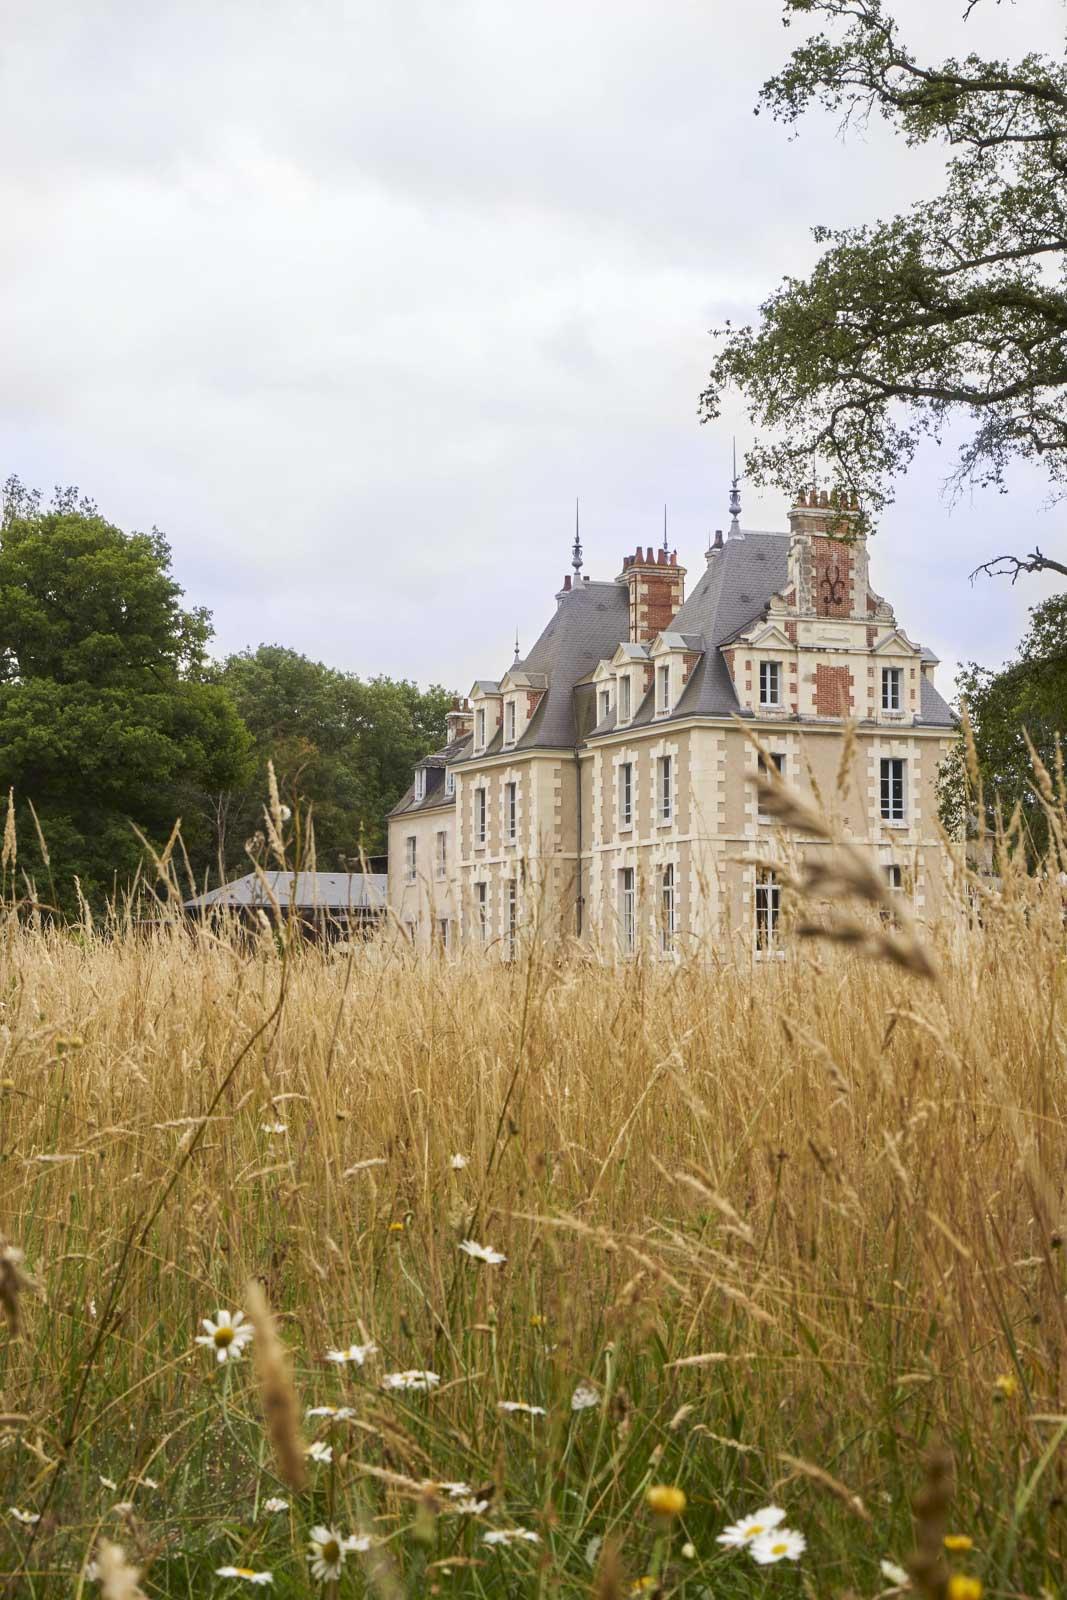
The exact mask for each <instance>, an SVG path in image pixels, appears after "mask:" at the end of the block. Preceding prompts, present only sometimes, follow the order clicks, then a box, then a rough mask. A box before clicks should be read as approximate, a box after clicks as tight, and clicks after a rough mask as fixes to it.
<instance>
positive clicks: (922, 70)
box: [702, 0, 1067, 572]
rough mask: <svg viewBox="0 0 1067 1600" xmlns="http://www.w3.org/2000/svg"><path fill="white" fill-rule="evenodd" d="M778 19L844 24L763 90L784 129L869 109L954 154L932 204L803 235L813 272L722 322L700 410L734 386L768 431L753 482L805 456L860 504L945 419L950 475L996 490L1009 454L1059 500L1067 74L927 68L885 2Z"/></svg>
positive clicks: (811, 7) (791, 478)
mask: <svg viewBox="0 0 1067 1600" xmlns="http://www.w3.org/2000/svg"><path fill="white" fill-rule="evenodd" d="M785 9H786V23H787V25H788V23H789V21H790V20H791V19H792V18H794V17H796V16H797V15H806V16H810V17H821V18H825V19H827V20H828V21H829V22H830V23H831V24H832V25H835V28H836V27H839V28H840V29H841V32H840V35H839V36H837V37H834V38H831V37H829V36H827V35H826V34H818V35H816V36H815V37H813V38H811V39H810V40H809V41H808V42H807V43H806V44H803V45H801V46H800V47H799V48H798V49H796V50H795V51H794V52H793V54H792V56H791V57H790V60H789V62H788V64H787V65H786V67H785V68H784V70H783V71H782V72H781V73H780V74H778V76H776V77H774V78H772V79H770V80H769V82H768V83H766V84H765V85H764V88H763V91H762V96H761V101H762V105H763V106H765V107H766V108H768V109H769V110H770V111H771V112H772V114H773V115H774V116H775V117H777V118H780V119H781V120H783V121H785V122H787V123H790V124H792V123H793V122H795V120H796V119H797V118H798V117H799V116H800V115H801V114H802V113H803V112H804V111H806V110H807V109H808V108H809V106H811V105H812V104H813V103H814V104H817V105H820V106H822V107H823V108H824V109H827V110H829V111H831V112H833V113H835V114H837V115H839V116H840V118H841V120H842V123H843V124H844V125H845V126H848V125H849V124H852V123H856V122H862V121H864V120H865V119H867V118H868V117H869V116H870V115H871V114H872V112H876V113H877V114H878V115H880V116H881V117H882V118H883V119H884V120H885V121H887V122H888V123H889V124H890V125H891V126H892V127H893V128H895V129H896V130H897V131H898V132H899V133H900V134H901V135H902V137H903V138H904V139H905V140H906V141H907V143H909V144H922V143H929V142H936V143H940V144H943V145H946V146H947V147H948V149H949V151H950V152H951V154H950V159H949V160H948V163H947V168H946V177H945V183H944V187H943V189H942V192H941V193H940V194H939V195H937V196H935V197H934V198H933V199H932V200H923V201H922V202H921V203H919V204H916V205H915V206H913V207H912V208H911V209H910V210H909V211H908V212H907V213H906V214H905V215H903V216H900V217H895V218H892V219H890V220H889V221H887V222H886V221H879V222H875V223H872V224H871V225H869V226H866V227H861V228H852V229H845V230H840V231H831V230H829V229H827V228H817V229H816V230H815V238H816V239H817V240H818V241H819V242H820V243H823V244H826V245H827V246H828V249H827V250H826V252H825V254H824V255H823V256H822V258H821V259H820V261H819V262H818V264H817V265H816V267H815V269H814V271H813V272H812V274H811V275H810V277H808V278H807V279H798V278H786V279H785V280H784V281H783V283H782V285H781V287H780V288H779V289H778V290H777V291H776V292H775V293H774V294H773V295H772V296H771V297H770V299H768V300H767V301H766V302H765V303H764V305H763V306H762V307H761V308H760V324H759V326H758V327H757V328H752V327H743V328H740V329H737V328H731V327H730V326H729V325H727V327H726V328H725V329H723V330H720V337H721V339H722V341H723V342H722V346H721V349H720V352H719V354H718V357H717V360H716V362H715V364H714V366H713V368H712V372H711V378H710V382H709V385H708V388H707V389H706V391H705V393H704V395H703V396H702V406H703V412H704V416H705V418H713V417H715V416H717V415H718V414H719V409H720V404H721V396H722V393H723V390H724V389H725V388H726V387H727V386H729V385H731V384H736V385H738V386H739V387H740V388H741V390H742V391H743V392H744V393H745V395H746V397H747V399H748V403H749V409H750V414H751V416H752V418H753V420H754V421H755V422H756V423H757V424H758V425H759V426H761V427H762V428H764V429H766V430H768V432H769V433H770V435H771V439H770V442H767V443H764V444H761V445H759V446H758V447H757V448H756V449H754V450H753V451H752V452H751V453H750V454H749V456H748V459H747V463H746V465H747V468H748V470H749V471H750V472H751V473H752V474H753V476H754V477H755V478H756V479H757V480H758V481H762V482H774V483H777V484H778V485H780V486H781V487H782V488H784V489H786V490H787V491H791V490H794V489H795V488H796V486H797V485H798V484H800V483H806V482H807V481H808V480H809V478H810V474H811V466H812V459H813V457H819V458H822V459H823V460H824V461H828V462H829V463H830V464H831V467H832V470H833V472H834V474H835V475H836V476H837V477H838V478H839V479H840V481H841V482H842V484H843V485H847V486H848V487H849V488H850V489H852V490H854V491H856V492H858V493H859V494H861V495H862V496H863V497H864V499H865V501H866V503H867V504H868V505H870V506H871V507H872V508H874V509H877V508H878V507H879V506H880V505H883V504H884V503H885V502H886V500H887V499H888V498H889V486H890V482H891V479H892V478H893V476H894V474H896V473H898V472H899V471H902V470H904V469H906V467H907V465H908V463H909V462H910V460H911V458H912V456H913V454H914V452H915V449H916V448H917V445H918V443H919V441H920V439H921V438H922V437H923V436H932V437H933V438H935V439H940V437H941V435H942V431H943V428H944V426H945V423H946V421H947V420H948V418H949V417H950V416H963V417H964V418H966V419H968V420H969V421H970V423H971V424H972V431H971V433H970V436H969V438H968V439H967V442H966V444H965V445H964V448H963V450H962V454H961V457H960V461H959V468H958V474H957V481H961V480H962V479H965V478H967V479H971V480H975V481H978V482H981V483H992V484H995V485H1000V484H1001V482H1002V478H1003V473H1004V469H1005V467H1006V465H1007V463H1008V462H1009V461H1010V460H1011V459H1012V458H1013V457H1021V458H1023V459H1029V460H1033V461H1037V462H1039V463H1040V464H1042V465H1043V467H1044V468H1045V470H1046V471H1047V472H1048V474H1049V476H1050V478H1051V481H1052V483H1053V485H1054V486H1057V487H1060V488H1062V486H1063V485H1064V484H1065V483H1067V68H1065V67H1064V65H1063V64H1062V63H1061V62H1055V61H1049V60H1045V59H1043V58H1042V57H1040V56H1037V55H1033V54H1031V55H1027V56H1025V57H1023V58H1022V59H1021V60H1020V61H1019V62H1018V63H1017V64H1015V65H1012V64H1010V63H1007V62H1002V61H986V60H982V59H980V58H979V57H977V56H975V55H968V56H966V58H965V59H963V60H962V61H960V60H956V59H949V60H946V61H944V62H941V63H939V64H937V65H934V66H926V65H923V64H921V63H919V62H918V61H917V60H916V59H915V57H914V55H913V54H912V53H911V52H910V51H909V50H908V49H907V48H906V47H905V45H904V44H903V43H902V41H901V39H900V37H899V32H898V28H897V24H896V23H895V21H894V20H893V18H892V17H891V16H890V15H889V13H888V12H887V10H886V7H885V5H884V4H883V0H787V3H786V8H785ZM1037 558H1038V563H1039V565H1042V566H1048V567H1051V568H1053V569H1054V570H1057V571H1063V572H1067V567H1065V566H1063V565H1062V564H1060V563H1057V562H1053V561H1049V560H1048V559H1047V558H1044V557H1041V556H1040V552H1037ZM1033 559H1034V558H1031V560H1033ZM1028 570H1034V568H1033V567H1030V568H1028Z"/></svg>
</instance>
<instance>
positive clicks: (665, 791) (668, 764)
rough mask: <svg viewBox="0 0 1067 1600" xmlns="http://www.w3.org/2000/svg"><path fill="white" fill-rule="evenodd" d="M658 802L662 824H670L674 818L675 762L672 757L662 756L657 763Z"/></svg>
mask: <svg viewBox="0 0 1067 1600" xmlns="http://www.w3.org/2000/svg"><path fill="white" fill-rule="evenodd" d="M656 802H657V810H658V811H659V819H660V821H661V822H670V820H671V818H672V817H673V816H674V762H673V761H672V760H671V758H670V756H660V758H659V760H658V761H657V763H656Z"/></svg>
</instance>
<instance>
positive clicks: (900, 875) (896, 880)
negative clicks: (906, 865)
mask: <svg viewBox="0 0 1067 1600" xmlns="http://www.w3.org/2000/svg"><path fill="white" fill-rule="evenodd" d="M882 871H883V872H884V873H885V881H886V885H887V887H888V888H890V889H892V890H893V893H894V894H898V893H900V892H901V891H902V890H903V888H904V869H903V868H902V867H900V866H898V865H897V863H896V862H895V861H890V862H888V863H887V864H886V866H884V867H883V868H882Z"/></svg>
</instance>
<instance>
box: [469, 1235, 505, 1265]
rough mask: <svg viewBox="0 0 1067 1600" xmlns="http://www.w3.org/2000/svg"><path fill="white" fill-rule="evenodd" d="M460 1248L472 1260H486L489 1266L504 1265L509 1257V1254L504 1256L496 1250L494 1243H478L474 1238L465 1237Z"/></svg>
mask: <svg viewBox="0 0 1067 1600" xmlns="http://www.w3.org/2000/svg"><path fill="white" fill-rule="evenodd" d="M459 1248H460V1249H461V1250H462V1251H463V1253H464V1254H465V1255H468V1256H470V1257H471V1259H472V1260H474V1261H484V1262H485V1264H486V1265H487V1266H489V1267H500V1266H503V1264H504V1262H505V1261H506V1260H507V1259H508V1258H507V1256H502V1255H501V1254H500V1251H499V1250H494V1249H493V1247H492V1245H489V1244H478V1243H477V1242H476V1241H475V1240H474V1239H464V1240H463V1241H462V1242H461V1244H460V1247H459Z"/></svg>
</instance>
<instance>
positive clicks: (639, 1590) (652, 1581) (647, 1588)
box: [630, 1572, 659, 1594]
mask: <svg viewBox="0 0 1067 1600" xmlns="http://www.w3.org/2000/svg"><path fill="white" fill-rule="evenodd" d="M658 1587H659V1579H658V1578H656V1577H654V1576H653V1575H652V1573H651V1572H646V1574H645V1576H644V1577H643V1578H638V1579H637V1580H636V1582H634V1583H632V1584H631V1585H630V1593H631V1594H651V1592H652V1591H653V1589H657V1588H658Z"/></svg>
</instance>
